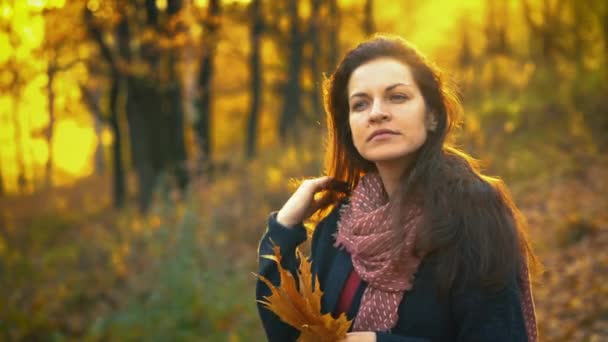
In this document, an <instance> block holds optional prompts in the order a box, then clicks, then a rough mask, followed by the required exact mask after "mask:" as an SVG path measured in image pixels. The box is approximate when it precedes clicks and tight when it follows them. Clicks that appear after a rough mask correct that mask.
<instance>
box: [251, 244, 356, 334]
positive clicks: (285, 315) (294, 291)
mask: <svg viewBox="0 0 608 342" xmlns="http://www.w3.org/2000/svg"><path fill="white" fill-rule="evenodd" d="M272 249H273V252H274V255H263V256H262V257H263V258H266V259H270V260H273V261H274V262H275V263H276V264H277V268H278V270H279V275H280V280H281V283H280V286H278V287H277V286H274V285H273V284H272V283H271V282H270V281H269V280H268V279H267V278H265V277H263V276H261V275H258V277H259V279H260V280H261V281H262V282H264V284H266V285H267V286H268V287H269V288H270V290H271V295H270V296H265V297H264V300H260V301H259V302H260V303H261V304H263V305H264V307H266V308H267V309H269V310H270V311H272V312H274V313H275V314H276V315H277V316H279V318H280V319H281V320H283V321H284V322H285V323H287V324H289V325H291V326H293V327H294V328H296V329H298V330H299V331H300V332H301V333H300V337H299V338H298V341H299V342H312V341H327V342H329V341H337V340H340V339H343V338H345V337H346V333H347V332H348V329H350V326H351V324H352V321H350V320H348V319H347V318H346V314H344V313H342V314H341V315H340V316H339V317H338V318H334V317H333V316H332V315H331V313H326V314H322V313H321V297H322V296H323V291H321V289H320V287H319V279H318V277H316V276H315V279H314V285H313V276H312V272H311V263H310V262H309V261H308V259H307V258H305V257H302V256H301V255H300V253H299V251H298V252H297V255H298V258H299V259H300V267H299V269H298V278H299V282H298V283H299V291H298V286H297V284H296V279H295V278H294V277H293V275H292V274H291V272H289V271H288V270H286V269H284V268H283V267H282V266H281V253H280V248H279V246H273V248H272Z"/></svg>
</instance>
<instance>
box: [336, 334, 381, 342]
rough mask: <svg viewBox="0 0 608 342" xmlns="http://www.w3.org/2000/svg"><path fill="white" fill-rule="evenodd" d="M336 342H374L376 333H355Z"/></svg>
mask: <svg viewBox="0 0 608 342" xmlns="http://www.w3.org/2000/svg"><path fill="white" fill-rule="evenodd" d="M338 342H376V333H375V332H373V331H357V332H350V333H348V334H346V338H345V339H342V340H340V341H338Z"/></svg>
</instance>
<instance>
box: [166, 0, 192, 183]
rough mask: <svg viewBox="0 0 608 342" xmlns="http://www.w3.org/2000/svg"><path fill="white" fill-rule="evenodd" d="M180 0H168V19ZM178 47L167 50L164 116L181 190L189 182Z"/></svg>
mask: <svg viewBox="0 0 608 342" xmlns="http://www.w3.org/2000/svg"><path fill="white" fill-rule="evenodd" d="M182 7H183V2H182V0H170V1H169V3H168V6H167V14H168V15H169V21H171V17H172V16H175V15H177V14H178V13H179V11H181V10H182ZM184 29H185V28H184V27H181V26H177V27H175V28H174V29H172V30H171V31H170V32H169V33H168V34H169V37H170V38H171V39H173V38H175V34H176V33H179V32H180V31H182V30H184ZM179 49H180V48H179V47H173V48H172V49H171V50H170V51H169V64H168V65H167V67H168V68H169V82H168V83H169V87H168V89H167V91H166V101H167V105H166V106H165V110H167V112H166V113H165V117H166V118H167V119H168V122H167V124H168V126H167V127H168V130H169V132H168V133H169V141H168V143H169V146H170V147H171V151H170V153H169V154H168V163H169V168H170V169H171V171H173V176H174V177H175V180H176V183H177V185H178V187H179V188H180V190H182V192H183V191H184V190H185V189H186V187H187V186H188V183H189V179H188V178H189V177H188V170H187V159H188V157H187V154H186V142H185V137H184V106H183V101H182V100H183V91H182V87H181V81H180V75H179V72H178V70H177V65H178V63H179Z"/></svg>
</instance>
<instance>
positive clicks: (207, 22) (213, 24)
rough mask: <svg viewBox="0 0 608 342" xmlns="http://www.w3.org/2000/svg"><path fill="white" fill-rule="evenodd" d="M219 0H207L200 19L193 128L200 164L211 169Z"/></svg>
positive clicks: (219, 13) (219, 18) (219, 19)
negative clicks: (200, 56)
mask: <svg viewBox="0 0 608 342" xmlns="http://www.w3.org/2000/svg"><path fill="white" fill-rule="evenodd" d="M220 5H221V4H220V0H209V2H208V4H207V15H206V16H205V17H204V18H203V19H202V26H203V29H204V32H203V42H202V45H201V46H202V54H203V57H202V60H201V64H200V67H199V74H198V92H197V95H196V101H195V103H196V108H197V110H198V117H197V120H196V124H195V129H196V132H197V135H198V143H199V146H200V150H201V157H202V160H201V161H200V166H201V167H203V169H209V170H211V166H212V139H211V125H212V122H211V119H212V112H211V109H212V99H213V96H212V95H213V93H212V91H213V86H212V80H213V75H214V69H215V68H214V65H215V55H216V47H217V44H218V40H219V28H220V21H221V17H220V15H221V7H220Z"/></svg>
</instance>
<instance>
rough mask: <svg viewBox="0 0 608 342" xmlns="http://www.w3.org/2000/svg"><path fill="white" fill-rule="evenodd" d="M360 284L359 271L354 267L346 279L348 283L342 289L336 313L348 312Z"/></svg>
mask: <svg viewBox="0 0 608 342" xmlns="http://www.w3.org/2000/svg"><path fill="white" fill-rule="evenodd" d="M359 284H361V278H359V274H357V272H356V271H355V270H354V269H353V270H352V271H351V272H350V275H349V276H348V278H347V279H346V283H344V288H343V289H342V293H341V294H340V298H338V304H337V305H336V309H335V310H334V313H335V314H336V315H339V314H341V313H343V312H344V313H347V312H348V309H350V304H351V302H352V301H353V297H354V296H355V292H357V289H358V288H359Z"/></svg>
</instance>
